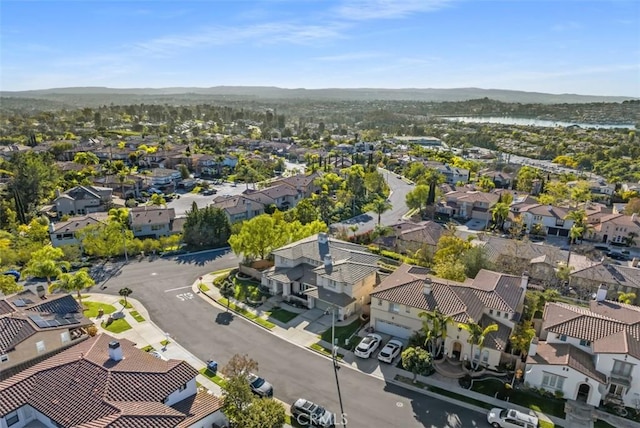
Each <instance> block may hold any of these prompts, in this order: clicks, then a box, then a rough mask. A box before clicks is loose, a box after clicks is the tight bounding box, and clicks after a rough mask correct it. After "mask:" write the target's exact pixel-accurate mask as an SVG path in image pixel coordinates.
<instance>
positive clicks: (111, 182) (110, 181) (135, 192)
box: [93, 174, 144, 199]
mask: <svg viewBox="0 0 640 428" xmlns="http://www.w3.org/2000/svg"><path fill="white" fill-rule="evenodd" d="M93 184H95V185H96V186H101V187H108V188H110V189H112V190H113V194H114V195H117V196H119V197H121V198H123V199H128V198H137V197H139V196H140V191H141V190H142V188H143V187H144V179H143V178H142V177H141V176H139V175H133V174H128V175H127V176H126V177H120V176H117V175H106V176H104V177H94V178H93Z"/></svg>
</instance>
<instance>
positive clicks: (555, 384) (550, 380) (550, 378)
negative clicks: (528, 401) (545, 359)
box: [542, 372, 566, 389]
mask: <svg viewBox="0 0 640 428" xmlns="http://www.w3.org/2000/svg"><path fill="white" fill-rule="evenodd" d="M565 379H566V378H564V377H562V376H558V375H555V374H553V373H547V372H543V373H542V386H544V387H546V388H553V389H562V387H563V386H564V380H565Z"/></svg>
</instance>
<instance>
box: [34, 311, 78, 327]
mask: <svg viewBox="0 0 640 428" xmlns="http://www.w3.org/2000/svg"><path fill="white" fill-rule="evenodd" d="M29 318H31V321H33V322H34V323H35V324H36V325H37V326H38V327H39V328H51V327H60V326H64V325H71V324H78V323H79V322H80V321H78V320H77V319H76V318H75V317H74V316H73V314H66V315H65V316H60V315H57V316H56V317H55V318H49V319H45V318H42V317H41V316H40V315H29Z"/></svg>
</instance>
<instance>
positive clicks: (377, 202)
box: [364, 198, 393, 226]
mask: <svg viewBox="0 0 640 428" xmlns="http://www.w3.org/2000/svg"><path fill="white" fill-rule="evenodd" d="M391 208H393V206H392V205H391V204H390V203H389V201H387V200H386V199H382V198H376V199H374V200H373V201H371V202H369V203H368V204H367V205H366V206H365V207H364V211H365V212H366V211H373V212H374V213H376V214H378V226H379V225H380V221H381V217H382V214H384V213H385V212H387V211H389V210H390V209H391Z"/></svg>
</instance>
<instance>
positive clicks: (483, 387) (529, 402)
mask: <svg viewBox="0 0 640 428" xmlns="http://www.w3.org/2000/svg"><path fill="white" fill-rule="evenodd" d="M471 390H472V391H476V392H479V393H481V394H485V395H488V396H490V397H494V396H495V394H496V393H497V392H500V393H501V394H502V393H503V392H504V391H505V388H504V383H503V382H501V381H499V380H485V381H478V380H475V381H474V382H473V386H472V387H471ZM509 397H510V398H509V401H510V402H512V403H515V404H519V405H520V406H523V407H527V408H529V409H531V410H534V411H536V412H541V413H546V414H548V415H553V416H557V417H559V418H564V416H565V415H564V404H565V402H564V400H561V399H557V398H551V397H543V396H541V395H540V394H537V393H535V392H531V391H523V390H518V389H513V390H511V391H510V392H509Z"/></svg>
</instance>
